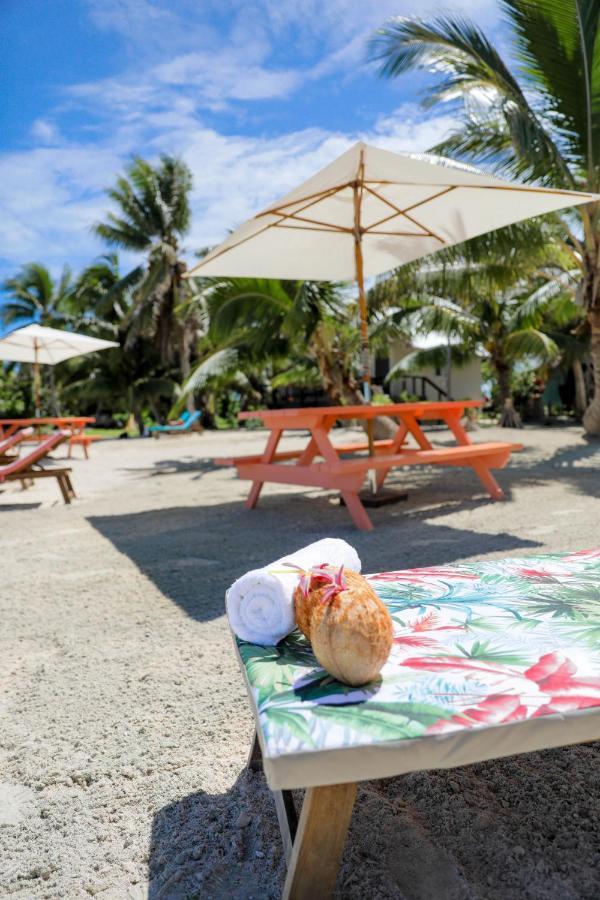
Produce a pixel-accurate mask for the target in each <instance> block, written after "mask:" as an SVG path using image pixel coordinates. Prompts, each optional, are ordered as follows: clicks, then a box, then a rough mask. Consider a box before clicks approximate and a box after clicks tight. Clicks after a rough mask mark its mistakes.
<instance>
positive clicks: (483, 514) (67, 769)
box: [0, 427, 600, 900]
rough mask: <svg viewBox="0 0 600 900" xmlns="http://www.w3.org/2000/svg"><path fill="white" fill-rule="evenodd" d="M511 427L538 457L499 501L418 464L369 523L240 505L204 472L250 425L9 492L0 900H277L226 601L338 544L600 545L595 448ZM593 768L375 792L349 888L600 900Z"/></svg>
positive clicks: (377, 785)
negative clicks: (69, 480) (298, 556)
mask: <svg viewBox="0 0 600 900" xmlns="http://www.w3.org/2000/svg"><path fill="white" fill-rule="evenodd" d="M433 437H434V439H435V440H439V441H440V442H442V443H443V442H445V441H447V440H448V439H449V437H448V435H447V433H446V432H443V431H440V432H437V433H435V434H434V435H433ZM507 437H508V438H510V439H511V440H512V439H516V440H521V441H522V442H523V444H524V445H525V450H524V451H523V452H522V453H521V454H518V455H517V456H514V457H513V461H512V462H511V464H510V466H509V467H508V468H507V469H506V470H504V471H503V472H500V473H499V474H498V480H499V481H500V482H501V484H502V486H503V487H504V488H505V489H506V490H507V491H508V493H509V500H508V502H505V503H493V502H491V501H490V500H489V499H488V498H487V496H486V495H485V494H484V493H483V491H482V490H481V488H480V486H479V483H478V482H477V480H476V479H475V477H474V476H473V474H472V473H470V472H468V471H466V470H454V471H453V470H446V471H444V470H437V471H433V470H416V469H412V470H409V471H407V472H404V473H398V474H397V475H396V476H395V479H394V480H395V482H396V483H397V484H398V486H401V487H403V488H405V489H406V490H407V491H408V495H409V496H408V500H407V501H406V502H404V503H400V504H397V505H394V506H390V507H384V508H382V509H379V510H372V511H371V512H372V518H373V521H374V523H375V530H374V531H373V532H370V533H361V532H358V531H356V530H355V529H354V527H353V525H352V523H351V520H350V518H349V516H348V514H347V512H346V510H345V509H344V508H340V506H339V505H337V502H336V498H335V496H334V495H333V494H331V493H327V492H324V491H320V490H304V489H294V488H290V487H286V486H283V485H282V486H275V485H267V486H266V488H265V489H264V491H263V496H262V498H261V501H260V503H259V506H258V509H257V510H255V511H248V510H246V509H245V508H244V506H243V504H242V500H243V498H244V496H245V493H246V491H247V484H246V483H244V482H240V481H238V480H237V479H236V477H235V475H234V473H233V471H232V470H230V469H223V468H217V467H216V466H215V465H214V462H213V459H214V458H215V457H217V456H219V455H221V454H225V453H227V454H230V453H231V452H232V451H234V452H240V453H250V452H255V451H258V450H260V449H262V447H263V446H264V441H265V434H264V433H263V432H260V431H252V432H243V431H240V432H226V433H224V432H221V433H205V434H203V435H189V436H187V435H186V436H178V437H171V438H168V437H167V438H162V439H161V440H160V441H156V440H140V439H138V440H131V439H130V440H121V441H120V440H114V441H105V442H102V443H97V444H95V445H94V447H93V448H92V451H91V453H92V458H91V459H90V460H89V461H85V460H81V459H75V460H73V470H74V473H73V482H74V486H75V488H76V490H77V492H78V495H79V499H78V500H77V501H76V502H75V503H74V504H73V505H72V506H70V507H65V506H63V504H62V500H61V499H60V495H59V491H58V487H57V486H56V484H55V483H54V481H53V480H52V479H45V480H43V481H40V482H38V483H37V484H35V485H34V486H33V487H32V488H31V489H30V490H28V491H25V492H22V491H21V490H20V489H19V488H18V486H16V485H10V486H9V487H8V488H6V489H3V490H1V491H0V527H1V534H2V538H1V546H2V574H1V580H0V584H1V587H0V897H12V896H18V897H22V898H28V900H29V898H41V897H45V898H79V897H82V898H85V897H89V896H96V895H98V896H100V897H102V898H107V900H109V898H110V900H112V898H114V900H123V898H125V900H126V898H139V900H141V898H146V897H149V898H151V900H159V898H182V900H183V898H203V900H209V898H231V900H246V898H257V900H258V898H260V900H266V898H275V897H278V896H279V895H280V892H281V887H282V883H283V876H284V864H283V860H282V854H281V849H280V842H279V835H278V831H277V820H276V817H275V811H274V807H273V804H272V801H271V798H270V796H269V793H268V790H267V788H266V786H265V783H264V780H263V778H262V775H260V774H247V773H246V772H245V769H244V765H245V759H246V755H247V752H248V748H249V746H250V738H251V733H252V722H251V717H250V711H249V706H248V703H247V700H246V696H245V691H244V688H243V685H242V681H241V677H240V674H239V672H238V669H237V663H236V661H235V659H234V655H233V653H232V649H231V644H230V637H229V634H228V630H227V626H226V621H225V617H224V602H223V595H224V590H225V588H226V587H227V586H228V585H229V584H230V583H231V581H232V580H233V579H234V578H235V577H237V576H238V575H239V574H240V573H241V572H243V571H245V570H246V569H249V568H252V567H254V566H257V565H261V564H263V563H266V562H268V561H269V560H270V559H273V558H276V557H278V556H280V555H281V554H282V553H284V552H286V551H288V550H290V549H295V548H297V547H299V546H301V545H303V544H306V543H308V542H310V541H313V540H317V539H318V538H320V537H325V536H329V535H331V536H338V537H343V538H345V539H346V540H349V541H351V542H353V543H354V544H355V546H356V547H357V549H358V551H359V554H360V555H361V557H362V560H363V565H364V570H365V571H378V570H385V569H392V568H394V569H397V568H401V567H403V566H416V565H434V564H441V563H452V562H455V561H459V560H473V559H484V558H493V557H501V556H507V555H523V554H527V553H536V552H541V551H552V550H577V549H584V548H589V547H593V546H595V545H598V542H599V537H598V522H599V513H600V501H599V497H600V443H594V442H587V441H586V440H585V439H584V438H583V437H582V435H581V431H580V429H578V428H575V427H562V428H527V429H525V430H524V431H522V432H519V433H516V432H506V431H501V430H498V429H494V428H489V429H488V428H486V429H482V430H481V431H480V433H479V434H478V435H476V436H475V439H486V440H487V439H489V440H497V439H506V438H507ZM287 446H290V447H291V446H294V439H291V440H288V441H287ZM75 453H76V454H79V453H80V448H76V450H75ZM599 756H600V744H589V745H583V746H578V747H570V748H566V749H563V750H553V751H545V752H543V753H534V754H528V755H523V756H520V757H515V758H509V759H504V760H500V761H496V762H488V763H485V764H479V765H474V766H469V767H464V768H462V769H458V770H452V771H450V772H432V773H422V772H421V773H416V774H411V775H406V776H403V777H401V778H395V779H390V780H387V781H381V782H369V783H366V784H364V785H362V786H361V788H360V790H359V796H358V802H357V806H356V809H355V813H354V816H353V820H352V825H351V830H350V836H349V839H348V842H347V845H346V849H345V853H344V858H343V862H342V866H341V869H340V874H339V879H338V884H337V896H339V897H343V898H356V900H359V898H360V900H363V898H369V900H376V898H381V900H384V898H385V900H387V898H397V900H463V898H464V900H584V898H586V900H587V898H589V900H597V898H598V897H599V896H600V849H599V848H600V816H599V815H598V810H599V806H600V767H599V766H598V761H599ZM298 799H300V798H298Z"/></svg>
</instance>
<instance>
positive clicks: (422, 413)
mask: <svg viewBox="0 0 600 900" xmlns="http://www.w3.org/2000/svg"><path fill="white" fill-rule="evenodd" d="M477 406H481V401H478V400H465V401H440V402H435V403H428V402H417V403H394V404H390V405H385V406H383V405H381V406H380V405H377V406H345V407H344V406H339V407H338V406H332V407H314V408H307V409H285V410H280V409H271V410H256V411H252V412H244V413H241V414H240V419H242V420H244V419H261V420H262V421H263V423H264V424H265V426H266V427H267V428H268V429H269V432H270V433H269V438H268V440H267V445H266V448H265V450H264V452H263V453H262V454H251V455H247V456H239V457H226V458H221V459H218V460H217V463H218V464H221V465H234V466H235V467H236V468H237V471H238V474H239V476H240V478H247V479H249V480H251V481H252V487H251V489H250V493H249V495H248V499H247V501H246V506H247V507H248V508H250V509H252V508H254V506H256V503H257V502H258V498H259V496H260V492H261V490H262V487H263V484H264V483H265V482H268V481H272V482H276V483H279V484H298V485H303V486H306V487H322V488H325V489H330V490H331V489H334V490H339V491H340V493H341V495H342V498H343V500H344V503H345V505H346V507H347V509H348V511H349V513H350V515H351V516H352V518H353V520H354V523H355V524H356V525H357V527H358V528H361V529H364V530H369V529H371V528H372V527H373V526H372V524H371V520H370V519H369V516H368V514H367V512H366V510H365V508H364V506H363V503H362V502H361V499H360V497H359V491H360V489H361V487H362V485H363V482H364V480H365V477H366V476H367V473H368V472H373V473H374V475H375V477H376V482H377V485H378V487H381V486H382V485H383V483H384V481H385V479H386V477H387V474H388V472H389V471H390V470H391V469H393V468H397V467H402V466H413V465H439V466H467V467H469V468H471V469H473V471H474V473H475V474H476V475H477V476H478V478H479V479H480V481H481V483H482V484H483V485H484V487H485V488H486V490H487V491H488V493H489V494H490V496H491V497H492V498H493V499H494V500H501V499H502V498H503V497H504V494H503V492H502V489H501V488H500V486H499V484H498V483H497V481H496V479H495V478H494V476H493V475H492V473H491V469H501V468H503V467H504V466H505V465H506V464H507V462H508V460H509V459H510V455H511V453H512V452H513V451H515V450H520V449H522V445H521V444H515V443H509V442H502V441H496V442H487V443H480V444H477V443H472V442H471V439H470V438H469V436H468V434H467V433H466V431H465V430H464V428H463V426H462V423H461V419H462V417H463V415H464V413H465V410H466V409H467V408H473V407H477ZM378 416H389V417H391V418H395V419H397V420H398V424H399V427H398V431H397V433H396V435H395V436H394V437H393V438H392V439H389V440H386V441H376V442H375V452H374V455H373V456H369V455H366V454H365V453H364V451H366V450H367V449H368V445H367V444H366V443H353V444H342V445H338V446H336V445H334V444H333V443H332V442H331V440H330V432H331V429H332V428H333V426H334V424H335V423H336V422H337V421H338V420H350V419H359V420H361V419H362V420H368V419H373V418H376V417H378ZM422 420H427V421H435V420H437V421H441V422H443V423H444V424H445V425H446V426H447V427H448V429H449V430H450V431H451V432H452V434H453V435H454V438H455V439H456V445H455V446H452V447H433V446H432V444H431V443H430V441H429V439H428V437H427V436H426V435H425V434H424V432H423V430H422V428H421V425H420V422H421V421H422ZM289 430H291V431H296V432H297V431H299V430H302V431H308V432H309V435H310V436H309V438H308V442H307V444H306V446H305V447H304V448H303V449H301V450H285V451H279V452H278V450H277V448H278V445H279V441H280V439H281V436H282V434H283V432H284V431H289ZM409 436H410V437H412V439H413V440H414V442H415V443H416V445H417V446H416V447H408V446H406V441H407V438H408V437H409ZM348 454H349V458H347V455H348ZM318 459H321V460H322V462H318V461H317V460H318Z"/></svg>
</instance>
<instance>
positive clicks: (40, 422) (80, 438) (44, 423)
mask: <svg viewBox="0 0 600 900" xmlns="http://www.w3.org/2000/svg"><path fill="white" fill-rule="evenodd" d="M95 421H96V419H95V417H94V416H37V417H36V418H33V419H0V439H2V438H9V437H11V436H12V435H13V434H15V433H16V432H17V431H19V430H20V429H21V428H33V429H34V430H33V431H32V433H31V434H30V435H28V436H27V437H25V438H24V440H26V441H39V440H40V437H41V434H42V429H43V428H44V427H50V428H57V429H58V430H60V431H64V432H68V441H69V450H68V456H69V458H70V457H71V449H72V448H73V447H74V446H81V447H83V453H84V456H85V458H86V459H89V452H88V450H89V447H90V444H91V443H92V442H93V441H95V440H98V438H97V437H96V436H95V435H91V434H85V433H84V432H85V428H86V425H91V424H92V423H93V422H95Z"/></svg>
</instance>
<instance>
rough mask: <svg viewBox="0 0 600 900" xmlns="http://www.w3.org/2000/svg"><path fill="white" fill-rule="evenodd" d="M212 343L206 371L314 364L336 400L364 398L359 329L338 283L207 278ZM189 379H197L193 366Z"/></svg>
mask: <svg viewBox="0 0 600 900" xmlns="http://www.w3.org/2000/svg"><path fill="white" fill-rule="evenodd" d="M202 297H203V303H204V308H205V316H206V320H207V322H208V323H209V325H208V330H207V342H208V343H207V347H208V348H210V350H211V351H212V352H209V353H208V354H206V355H205V358H204V359H203V361H202V362H201V369H200V375H201V374H202V372H212V373H213V374H214V375H216V372H217V369H216V368H215V366H216V362H214V363H213V362H210V360H211V358H212V356H213V355H214V354H216V353H218V354H219V356H218V360H219V362H220V366H225V367H229V368H232V367H233V368H234V369H235V370H238V369H239V368H240V363H245V364H247V365H248V366H250V367H256V366H265V365H267V364H269V365H271V366H272V365H275V366H276V368H278V369H279V371H280V372H283V371H285V370H286V369H290V368H291V369H298V368H299V367H300V368H302V369H303V371H304V377H305V374H306V369H307V368H309V369H312V370H313V371H314V372H316V373H317V374H318V376H319V378H320V382H321V384H322V386H323V389H324V390H325V391H326V393H327V394H328V395H329V396H330V397H331V399H332V400H333V401H334V402H335V403H360V402H361V394H360V389H359V384H358V381H357V379H356V374H355V360H356V357H357V352H358V332H357V329H356V327H355V326H354V324H352V325H350V324H349V323H350V322H351V319H352V314H353V313H352V309H351V307H350V306H349V305H348V304H347V303H346V302H345V300H344V298H343V296H342V295H341V292H340V290H339V289H338V288H337V286H336V285H332V284H330V283H326V282H320V283H316V282H309V281H279V280H276V279H260V278H229V279H207V280H206V282H205V285H204V290H203V293H202ZM191 377H192V381H191V384H194V383H198V375H196V376H194V374H192V376H191Z"/></svg>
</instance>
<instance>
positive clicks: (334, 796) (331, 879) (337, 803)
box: [283, 782, 356, 900]
mask: <svg viewBox="0 0 600 900" xmlns="http://www.w3.org/2000/svg"><path fill="white" fill-rule="evenodd" d="M355 797H356V784H355V783H354V782H352V783H350V784H332V785H327V786H325V787H313V788H308V789H307V791H306V794H305V796H304V803H303V805H302V812H301V814H300V822H299V824H298V832H297V834H296V839H295V840H294V845H293V848H292V854H291V858H290V862H289V865H288V872H287V877H286V879H285V886H284V888H283V900H315V897H319V898H320V900H325V898H327V897H330V896H331V894H332V893H333V889H334V887H335V881H336V878H337V873H338V868H339V864H340V859H341V856H342V852H343V849H344V844H345V842H346V835H347V833H348V826H349V825H350V819H351V817H352V809H353V807H354V799H355Z"/></svg>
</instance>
